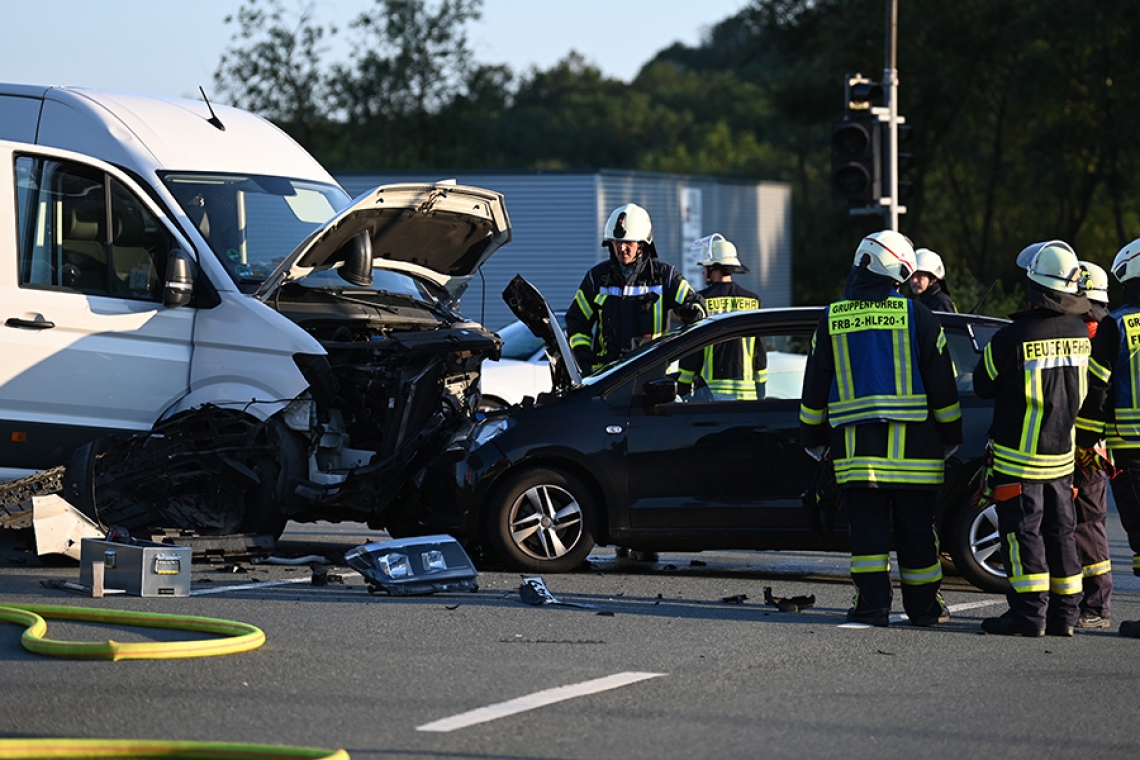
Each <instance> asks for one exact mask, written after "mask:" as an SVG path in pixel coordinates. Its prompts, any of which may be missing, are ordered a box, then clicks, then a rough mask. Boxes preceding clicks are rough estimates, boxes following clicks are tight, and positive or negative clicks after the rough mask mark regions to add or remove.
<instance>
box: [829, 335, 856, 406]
mask: <svg viewBox="0 0 1140 760" xmlns="http://www.w3.org/2000/svg"><path fill="white" fill-rule="evenodd" d="M831 343H832V353H833V354H834V356H835V385H836V388H837V390H838V392H839V401H840V402H843V401H847V400H849V399H851V398H853V397H854V396H855V378H853V377H852V376H851V354H850V352H849V351H848V349H847V336H846V335H834V336H832V338H831ZM829 406H833V405H829Z"/></svg>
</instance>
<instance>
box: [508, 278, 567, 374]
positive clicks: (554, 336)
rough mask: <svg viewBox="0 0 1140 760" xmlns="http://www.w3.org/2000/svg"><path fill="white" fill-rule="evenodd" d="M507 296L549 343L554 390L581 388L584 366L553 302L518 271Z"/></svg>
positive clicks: (521, 318)
mask: <svg viewBox="0 0 1140 760" xmlns="http://www.w3.org/2000/svg"><path fill="white" fill-rule="evenodd" d="M503 300H504V301H506V302H507V306H509V307H510V309H511V311H513V312H514V313H515V316H516V317H518V318H519V321H521V322H522V323H523V324H524V325H526V326H527V327H529V328H530V331H531V332H532V333H534V334H535V336H536V337H538V338H541V339H542V341H543V342H544V343H545V344H546V355H547V357H548V358H549V359H550V375H551V380H552V381H553V386H554V391H555V392H556V393H557V392H561V391H565V390H569V389H571V388H577V387H578V386H579V385H581V384H582V370H581V368H580V367H579V366H578V362H577V360H576V359H575V358H574V352H573V351H571V350H570V341H569V340H567V338H566V332H565V331H564V330H563V329H562V326H561V325H560V324H558V317H557V316H556V315H555V314H554V311H553V310H552V309H551V308H550V304H548V303H547V302H546V299H545V298H543V297H542V294H541V293H539V292H538V289H537V288H535V287H534V286H533V285H531V284H530V283H529V282H527V281H526V280H525V279H523V277H522V276H521V275H515V278H514V279H513V280H511V281H510V283H509V284H508V285H507V287H506V289H505V290H504V291H503Z"/></svg>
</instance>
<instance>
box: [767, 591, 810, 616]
mask: <svg viewBox="0 0 1140 760" xmlns="http://www.w3.org/2000/svg"><path fill="white" fill-rule="evenodd" d="M764 601H765V602H767V603H768V604H770V605H772V606H773V607H776V608H777V609H779V610H780V612H800V611H802V610H806V609H808V608H810V607H813V606H814V605H815V594H812V595H811V596H789V597H787V598H785V597H781V596H772V587H771V586H765V587H764Z"/></svg>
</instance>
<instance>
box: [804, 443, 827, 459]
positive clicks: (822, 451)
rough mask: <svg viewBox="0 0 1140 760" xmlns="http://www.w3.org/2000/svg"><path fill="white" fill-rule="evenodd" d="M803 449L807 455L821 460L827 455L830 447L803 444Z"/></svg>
mask: <svg viewBox="0 0 1140 760" xmlns="http://www.w3.org/2000/svg"><path fill="white" fill-rule="evenodd" d="M804 451H806V452H807V455H808V456H809V457H811V458H812V459H814V460H815V461H817V462H822V461H823V458H824V457H825V456H827V453H828V452H829V451H830V449H829V448H828V447H827V446H805V447H804Z"/></svg>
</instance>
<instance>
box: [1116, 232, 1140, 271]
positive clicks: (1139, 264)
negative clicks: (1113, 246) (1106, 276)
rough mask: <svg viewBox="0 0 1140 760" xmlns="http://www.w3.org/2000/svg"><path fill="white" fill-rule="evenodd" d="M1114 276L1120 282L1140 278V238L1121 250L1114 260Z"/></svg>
mask: <svg viewBox="0 0 1140 760" xmlns="http://www.w3.org/2000/svg"><path fill="white" fill-rule="evenodd" d="M1112 274H1113V275H1114V276H1115V277H1116V279H1117V280H1119V281H1120V282H1125V281H1126V280H1131V279H1133V278H1136V277H1140V238H1137V239H1136V240H1133V241H1132V242H1131V243H1129V244H1128V245H1126V246H1124V247H1123V248H1121V249H1120V253H1118V254H1116V258H1115V259H1113V260H1112Z"/></svg>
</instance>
